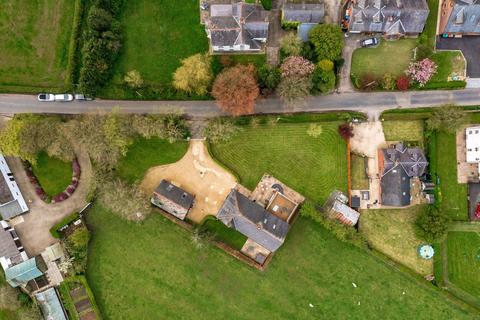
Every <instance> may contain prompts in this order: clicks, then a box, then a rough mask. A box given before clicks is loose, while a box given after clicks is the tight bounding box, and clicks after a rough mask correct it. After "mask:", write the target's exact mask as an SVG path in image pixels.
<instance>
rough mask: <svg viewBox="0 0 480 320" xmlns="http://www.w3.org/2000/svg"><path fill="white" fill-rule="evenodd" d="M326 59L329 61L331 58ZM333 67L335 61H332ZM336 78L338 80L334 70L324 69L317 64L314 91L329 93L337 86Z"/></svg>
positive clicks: (314, 75) (313, 80) (313, 81)
mask: <svg viewBox="0 0 480 320" xmlns="http://www.w3.org/2000/svg"><path fill="white" fill-rule="evenodd" d="M325 61H329V60H325ZM330 62H331V61H330ZM324 67H325V66H324ZM327 67H328V66H327ZM332 68H333V63H332ZM335 80H336V77H335V73H334V72H333V70H330V71H324V70H322V68H321V67H319V66H317V67H316V68H315V72H314V73H313V76H312V85H313V90H312V91H313V92H314V93H318V92H321V93H329V92H330V91H332V90H333V89H334V88H335Z"/></svg>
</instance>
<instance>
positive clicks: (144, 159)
mask: <svg viewBox="0 0 480 320" xmlns="http://www.w3.org/2000/svg"><path fill="white" fill-rule="evenodd" d="M187 149H188V144H187V142H185V141H180V142H175V143H170V142H168V141H167V140H164V139H159V138H151V139H144V138H138V139H137V140H135V141H134V143H133V144H132V145H131V146H130V148H129V149H128V152H127V155H126V156H125V157H124V158H123V159H121V160H120V162H119V163H118V166H117V168H116V172H117V174H118V176H120V178H122V179H124V180H125V181H127V182H128V183H134V182H136V181H139V180H141V179H142V178H143V176H144V175H145V173H146V172H147V170H148V169H149V168H151V167H154V166H159V165H162V164H168V163H173V162H177V161H178V160H180V159H181V158H182V157H183V155H184V154H185V152H187Z"/></svg>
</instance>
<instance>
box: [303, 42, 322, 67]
mask: <svg viewBox="0 0 480 320" xmlns="http://www.w3.org/2000/svg"><path fill="white" fill-rule="evenodd" d="M300 55H301V56H302V57H304V58H305V59H307V60H310V61H312V62H313V63H316V62H317V61H318V58H317V53H316V52H315V46H314V45H313V43H312V42H311V41H306V42H305V43H303V46H302V51H301V53H300Z"/></svg>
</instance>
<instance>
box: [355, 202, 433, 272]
mask: <svg viewBox="0 0 480 320" xmlns="http://www.w3.org/2000/svg"><path fill="white" fill-rule="evenodd" d="M422 210H424V206H414V207H410V208H407V209H382V210H362V214H361V216H360V225H359V226H360V232H361V233H362V234H363V236H364V237H365V238H366V239H367V241H368V242H369V243H370V245H371V246H372V247H373V248H375V249H377V250H378V251H380V252H383V253H384V254H385V255H387V256H388V257H390V258H391V259H393V260H394V261H396V262H398V263H401V264H403V265H405V266H407V267H408V268H410V269H412V270H414V271H415V272H417V273H419V274H421V275H423V276H425V275H427V274H432V273H433V262H432V260H423V259H421V258H420V257H419V256H418V253H417V249H418V247H419V246H420V245H422V244H424V241H422V240H421V239H419V238H418V237H417V236H416V235H415V230H414V223H415V219H416V217H417V215H418V214H420V213H421V212H422Z"/></svg>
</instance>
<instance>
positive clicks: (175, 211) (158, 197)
mask: <svg viewBox="0 0 480 320" xmlns="http://www.w3.org/2000/svg"><path fill="white" fill-rule="evenodd" d="M194 199H195V197H194V196H193V195H192V194H190V193H188V192H186V191H185V190H183V189H180V188H179V187H177V186H175V185H173V184H172V183H170V182H169V181H167V180H162V181H161V182H160V184H159V185H158V187H157V188H156V189H155V191H154V192H153V195H152V198H151V202H152V204H154V205H155V206H157V207H159V208H161V209H162V210H164V211H166V212H168V213H170V214H172V215H174V216H175V217H177V218H178V219H180V220H184V219H185V217H186V216H187V213H188V211H189V210H190V209H191V208H192V206H193V202H194Z"/></svg>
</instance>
